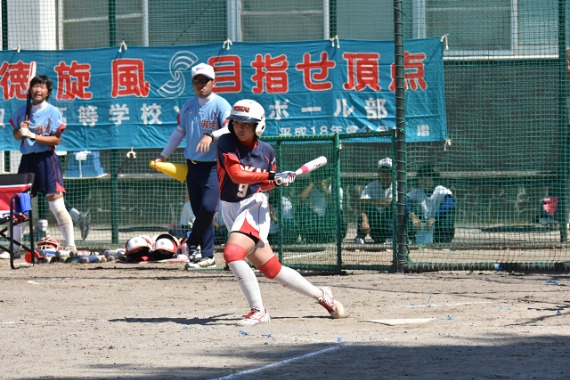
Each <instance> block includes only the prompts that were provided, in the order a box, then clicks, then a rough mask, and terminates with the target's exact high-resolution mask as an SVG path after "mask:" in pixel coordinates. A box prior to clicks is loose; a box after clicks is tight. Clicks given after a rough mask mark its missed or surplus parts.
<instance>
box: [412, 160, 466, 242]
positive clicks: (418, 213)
mask: <svg viewBox="0 0 570 380" xmlns="http://www.w3.org/2000/svg"><path fill="white" fill-rule="evenodd" d="M417 181H418V186H417V187H416V188H415V189H413V190H411V191H410V192H409V193H408V195H407V196H406V208H407V215H408V222H407V223H408V236H409V237H410V239H411V240H412V241H413V242H416V235H417V233H418V231H432V232H433V242H434V243H450V242H451V241H452V240H453V238H454V236H455V198H454V197H453V193H452V192H451V190H449V189H448V188H446V187H444V186H442V185H438V184H439V183H440V182H441V177H440V175H439V173H438V172H437V171H435V170H434V169H433V168H432V167H431V166H429V165H426V166H422V167H421V168H420V169H419V170H418V172H417Z"/></svg>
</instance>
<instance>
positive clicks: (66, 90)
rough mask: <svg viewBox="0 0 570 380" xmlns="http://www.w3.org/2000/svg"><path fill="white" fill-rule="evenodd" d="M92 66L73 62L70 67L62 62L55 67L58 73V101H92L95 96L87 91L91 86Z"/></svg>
mask: <svg viewBox="0 0 570 380" xmlns="http://www.w3.org/2000/svg"><path fill="white" fill-rule="evenodd" d="M90 70H91V65H90V64H88V63H85V64H79V63H77V61H73V62H71V65H70V66H68V65H66V64H65V63H64V62H61V63H60V64H59V65H57V66H56V67H55V71H56V73H57V95H56V98H57V99H58V100H74V99H78V98H79V99H91V98H93V94H92V93H91V92H88V91H85V89H86V88H87V87H89V86H90V85H91V72H90Z"/></svg>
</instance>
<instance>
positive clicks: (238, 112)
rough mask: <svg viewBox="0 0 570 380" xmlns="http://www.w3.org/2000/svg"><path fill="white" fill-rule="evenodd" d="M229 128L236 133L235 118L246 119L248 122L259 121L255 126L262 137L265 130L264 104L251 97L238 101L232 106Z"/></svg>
mask: <svg viewBox="0 0 570 380" xmlns="http://www.w3.org/2000/svg"><path fill="white" fill-rule="evenodd" d="M228 119H229V120H230V121H229V123H228V129H229V130H230V132H231V133H234V127H233V120H240V121H245V122H248V123H257V125H256V126H255V134H256V135H257V137H261V135H262V134H263V132H264V131H265V110H264V109H263V106H262V105H261V104H259V103H258V102H256V101H255V100H251V99H244V100H239V101H237V102H236V103H235V104H234V105H233V106H232V111H231V112H230V116H229V117H228Z"/></svg>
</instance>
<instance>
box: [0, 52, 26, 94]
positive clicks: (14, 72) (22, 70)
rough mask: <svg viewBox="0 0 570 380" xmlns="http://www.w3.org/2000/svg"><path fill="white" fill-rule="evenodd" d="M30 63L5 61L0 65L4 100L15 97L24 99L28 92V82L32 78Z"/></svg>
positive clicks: (0, 79) (0, 85) (0, 81)
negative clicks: (30, 76)
mask: <svg viewBox="0 0 570 380" xmlns="http://www.w3.org/2000/svg"><path fill="white" fill-rule="evenodd" d="M29 75H30V64H29V63H24V62H22V61H18V62H16V63H8V62H3V63H2V66H1V67H0V87H2V88H3V89H4V91H3V92H4V100H10V99H13V98H16V99H21V100H24V99H26V95H27V94H28V82H29V81H30V80H31V79H32V78H29Z"/></svg>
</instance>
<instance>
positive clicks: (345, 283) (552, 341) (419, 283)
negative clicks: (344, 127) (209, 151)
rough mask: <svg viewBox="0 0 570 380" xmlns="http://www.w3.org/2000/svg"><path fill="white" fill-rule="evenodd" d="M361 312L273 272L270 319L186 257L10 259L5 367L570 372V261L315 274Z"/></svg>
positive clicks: (124, 372)
mask: <svg viewBox="0 0 570 380" xmlns="http://www.w3.org/2000/svg"><path fill="white" fill-rule="evenodd" d="M307 278H308V279H309V280H310V281H312V282H313V283H314V284H316V285H328V286H331V287H332V288H333V290H334V291H335V294H336V296H337V298H338V299H339V300H340V301H341V302H343V304H344V305H345V308H346V310H347V312H348V313H349V317H348V318H347V319H343V320H333V319H330V318H329V317H328V315H327V313H326V312H325V310H324V309H323V308H322V307H321V306H319V305H317V304H316V303H315V302H314V301H313V300H311V299H308V298H305V297H304V296H301V295H298V294H296V293H294V292H292V291H289V290H287V289H284V288H282V287H281V286H280V285H278V284H277V283H275V282H272V281H269V280H267V279H265V278H260V283H261V288H262V292H263V295H264V301H265V304H266V307H267V308H268V310H269V311H270V314H271V322H270V323H267V324H261V325H258V326H255V327H247V328H244V327H237V326H236V325H235V323H236V321H237V320H238V318H239V316H240V315H241V314H244V313H245V312H246V311H247V304H246V302H245V298H244V297H243V295H242V294H241V291H240V289H239V287H238V285H237V284H236V282H235V280H234V278H233V276H232V275H231V273H230V272H228V271H224V270H196V271H192V272H188V271H184V270H183V269H182V265H181V264H138V265H137V264H118V263H104V264H60V263H58V264H43V265H36V266H35V267H33V268H26V269H19V270H11V269H9V263H8V260H1V261H0V317H1V318H0V368H1V370H0V371H1V375H0V377H1V378H4V379H51V378H57V379H213V378H224V379H241V378H246V377H252V376H255V377H258V378H267V377H269V376H270V377H271V378H277V379H285V378H287V379H309V378H311V379H314V378H327V379H352V378H361V379H372V378H374V379H392V378H401V377H405V378H408V379H410V378H411V379H414V378H417V379H420V378H421V379H451V378H453V379H472V378H487V379H507V378H524V379H567V378H570V360H568V358H569V357H570V356H569V355H570V354H569V352H570V351H569V348H568V347H569V346H570V326H569V325H570V317H569V311H570V295H569V294H568V288H567V286H568V284H569V283H570V275H569V274H513V273H505V272H471V273H470V272H437V273H420V274H387V273H377V272H371V271H354V272H347V273H346V274H345V275H342V276H317V275H307Z"/></svg>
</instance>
